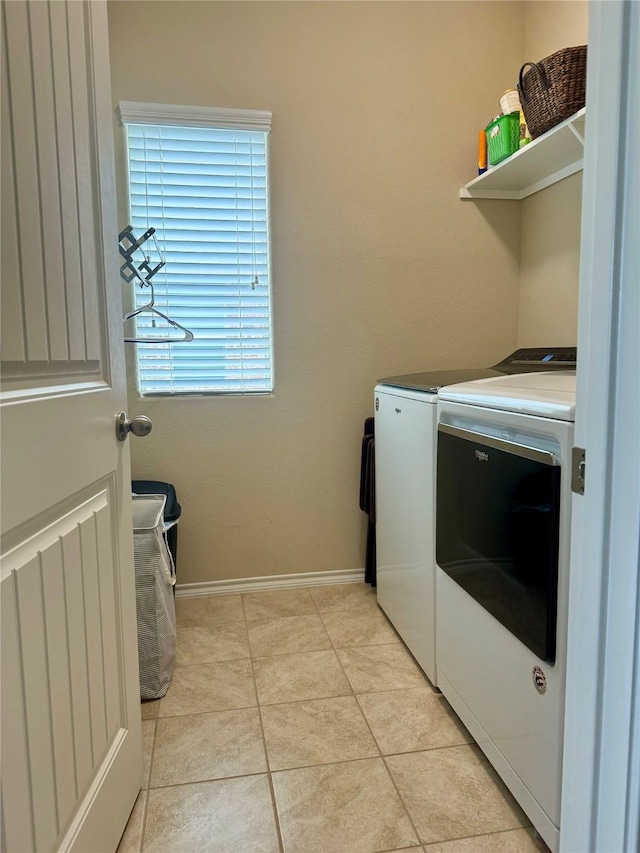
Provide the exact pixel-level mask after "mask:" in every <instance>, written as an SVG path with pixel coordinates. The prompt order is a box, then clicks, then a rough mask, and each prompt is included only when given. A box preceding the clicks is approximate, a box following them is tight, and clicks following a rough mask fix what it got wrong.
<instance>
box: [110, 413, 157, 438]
mask: <svg viewBox="0 0 640 853" xmlns="http://www.w3.org/2000/svg"><path fill="white" fill-rule="evenodd" d="M152 427H153V424H152V423H151V418H148V417H147V416H146V415H138V416H137V417H135V418H131V420H129V418H128V417H127V413H126V412H120V414H119V415H118V418H117V420H116V435H117V436H118V441H124V440H125V438H126V437H127V436H128V435H129V433H130V432H132V433H133V434H134V435H137V436H139V437H140V438H142V436H144V435H149V433H150V432H151V429H152Z"/></svg>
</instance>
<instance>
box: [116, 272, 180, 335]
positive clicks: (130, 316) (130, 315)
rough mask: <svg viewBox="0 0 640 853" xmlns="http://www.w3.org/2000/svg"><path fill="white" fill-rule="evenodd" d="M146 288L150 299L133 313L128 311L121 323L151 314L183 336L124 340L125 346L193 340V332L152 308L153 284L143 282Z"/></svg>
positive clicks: (153, 297) (153, 299) (153, 298)
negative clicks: (182, 333) (141, 315)
mask: <svg viewBox="0 0 640 853" xmlns="http://www.w3.org/2000/svg"><path fill="white" fill-rule="evenodd" d="M144 284H145V285H146V286H147V287H150V288H151V299H150V300H149V302H147V303H146V304H145V305H141V306H140V307H139V308H136V309H135V311H130V312H129V313H128V314H125V316H124V317H123V318H122V322H123V323H126V322H127V320H132V319H133V318H134V317H137V316H138V315H139V314H144V313H147V314H153V315H155V316H157V317H162V319H163V320H165V321H166V322H167V323H168V324H169V325H170V326H172V327H173V328H174V329H179V330H180V331H181V332H184V335H183V336H182V337H181V338H169V337H166V336H165V337H157V338H125V339H124V342H125V344H177V343H182V342H183V341H184V342H187V343H188V342H189V341H192V340H193V332H191V331H189V329H186V328H185V327H184V326H181V325H180V323H178V322H177V321H176V320H172V319H171V317H167V315H166V314H163V313H162V311H159V310H158V309H157V308H155V307H154V303H155V294H154V290H153V284H152V283H151V282H150V281H146V282H144Z"/></svg>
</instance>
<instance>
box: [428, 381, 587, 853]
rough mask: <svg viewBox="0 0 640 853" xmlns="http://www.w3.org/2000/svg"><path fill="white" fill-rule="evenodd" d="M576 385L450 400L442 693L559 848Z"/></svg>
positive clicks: (508, 388)
mask: <svg viewBox="0 0 640 853" xmlns="http://www.w3.org/2000/svg"><path fill="white" fill-rule="evenodd" d="M574 414H575V373H562V372H561V373H553V374H552V373H540V374H528V375H521V376H504V377H500V378H493V379H485V380H480V381H476V382H468V383H463V384H460V385H457V386H455V387H451V388H443V389H441V390H440V394H439V402H438V450H437V510H436V562H437V566H438V568H437V570H436V601H437V604H436V606H437V614H438V620H437V681H438V686H439V688H440V689H441V690H442V692H443V694H444V695H445V697H446V698H447V699H448V700H449V702H450V703H451V705H452V706H453V708H454V710H455V711H456V713H457V714H458V716H459V717H460V718H461V720H462V721H463V722H464V724H465V725H466V726H467V728H468V729H469V731H470V732H471V734H472V735H473V737H474V738H475V740H476V741H477V742H478V744H479V746H480V747H481V749H482V750H483V751H484V753H485V754H486V756H487V758H488V759H489V761H490V762H491V763H492V764H493V766H494V767H495V769H496V770H497V772H498V773H499V775H500V776H501V777H502V779H503V780H504V782H505V783H506V785H507V787H508V788H509V789H510V790H511V792H512V794H513V795H514V796H515V798H516V800H517V801H518V802H519V803H520V805H521V806H522V808H523V809H524V811H525V812H526V813H527V815H528V816H529V818H530V819H531V822H532V823H533V825H534V826H535V827H536V829H537V830H538V831H539V832H540V834H541V835H542V837H543V838H544V840H545V841H546V843H547V844H548V845H549V846H550V847H551V849H552V850H556V849H557V844H558V837H559V822H560V791H561V780H562V745H563V717H564V695H565V672H566V669H565V667H566V643H567V608H568V601H567V598H568V580H569V542H570V516H571V476H570V460H571V449H572V446H573V431H574V425H573V421H574Z"/></svg>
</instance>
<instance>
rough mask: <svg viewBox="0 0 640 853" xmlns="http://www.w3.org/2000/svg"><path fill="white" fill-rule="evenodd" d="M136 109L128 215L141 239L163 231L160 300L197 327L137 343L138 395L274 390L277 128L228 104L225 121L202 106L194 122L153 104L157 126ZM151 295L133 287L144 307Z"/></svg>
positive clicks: (129, 125) (143, 320)
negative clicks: (270, 174) (182, 337)
mask: <svg viewBox="0 0 640 853" xmlns="http://www.w3.org/2000/svg"><path fill="white" fill-rule="evenodd" d="M135 106H136V105H133V104H130V105H121V108H120V109H121V116H122V119H123V122H124V124H125V127H126V133H127V148H128V157H129V198H130V216H131V219H130V222H131V225H132V226H133V229H134V232H135V234H136V235H138V236H139V235H140V234H142V233H143V232H144V231H146V230H147V228H149V227H153V228H155V229H156V235H155V236H156V238H157V241H158V245H159V249H160V251H161V253H162V255H163V257H164V259H165V261H166V264H165V266H164V267H163V269H162V270H161V271H160V272H159V273H157V274H156V275H155V276H154V278H153V284H154V291H155V304H156V307H157V308H159V309H160V310H161V311H163V312H164V313H166V314H167V315H168V316H169V317H171V318H172V319H173V320H176V321H177V322H178V323H180V324H181V325H182V326H185V327H186V328H187V329H190V330H191V331H192V332H193V335H194V340H193V341H191V342H188V343H187V342H180V343H153V344H151V343H150V344H138V345H137V346H136V352H137V361H138V375H139V382H140V391H141V393H142V394H193V393H196V394H197V393H200V394H203V393H205V394H206V393H252V392H253V393H256V392H263V393H264V392H268V391H271V390H272V387H273V382H272V358H271V310H270V286H269V284H270V283H269V232H268V186H267V136H268V131H269V126H268V124H267V125H266V127H265V122H264V120H262V121H257V122H255V121H253V120H252V116H251V114H250V113H238V114H237V115H238V116H240V117H241V119H240V120H236V114H235V113H234V111H230V110H224V111H220V112H219V114H218V115H219V120H218V122H217V124H218V125H222V126H216V115H215V114H213V111H212V114H206V115H204V116H202V112H205V113H206V112H207V111H203V110H202V109H200V113H199V114H198V116H197V120H195V121H193V123H187V122H186V121H185V118H184V117H183V116H182V115H181V114H180V113H178V114H177V115H175V114H169V113H168V114H167V118H166V119H165V118H163V115H162V111H161V109H155V110H154V112H153V116H152V119H153V122H154V123H148V121H149V119H148V118H147V117H146V116H144V115H143V117H142V120H140V114H141V113H140V112H138V113H136V112H135V110H133V111H132V110H125V109H124V108H123V107H135ZM140 106H144V105H140ZM148 106H153V105H148ZM256 115H257V116H258V117H261V116H265V115H266V116H269V117H270V114H269V113H266V114H265V113H256ZM132 116H133V117H132ZM247 116H248V117H249V118H248V119H247ZM181 121H182V123H180V122H181ZM155 122H157V123H155ZM165 122H166V123H165ZM234 124H237V125H239V127H236V126H233V125H234ZM229 125H231V126H229ZM247 126H249V127H250V128H251V129H244V128H246V127H247ZM256 126H257V128H258V129H255V127H256ZM148 297H149V293H148V288H145V287H140V286H136V307H140V306H141V305H143V304H144V303H145V302H147V301H148ZM136 321H137V329H136V335H137V337H140V338H143V337H151V336H154V337H157V336H158V328H157V327H156V328H154V327H152V320H151V317H150V316H149V315H148V314H147V315H145V314H144V313H143V314H141V315H138V317H137V318H136ZM161 334H162V333H161Z"/></svg>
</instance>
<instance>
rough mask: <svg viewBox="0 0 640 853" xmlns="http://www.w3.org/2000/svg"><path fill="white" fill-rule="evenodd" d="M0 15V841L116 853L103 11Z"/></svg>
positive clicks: (133, 720) (79, 8)
mask: <svg viewBox="0 0 640 853" xmlns="http://www.w3.org/2000/svg"><path fill="white" fill-rule="evenodd" d="M2 15H3V21H2V38H3V43H2V63H3V67H2V125H1V128H2V389H1V398H0V404H1V409H0V414H1V420H2V519H1V535H2V562H1V587H0V598H1V606H2V849H3V850H6V851H12V852H13V851H41V850H42V851H44V850H47V851H50V850H75V851H83V853H86V851H93V850H96V851H98V850H99V851H113V850H114V849H115V848H116V846H117V844H118V840H119V838H120V835H121V833H122V830H123V828H124V826H125V823H126V820H127V818H128V815H129V813H130V811H131V808H132V806H133V803H134V800H135V798H136V795H137V792H138V790H139V788H140V784H141V780H142V767H141V749H140V705H139V685H138V661H137V641H136V624H135V592H134V577H133V545H132V532H131V530H132V525H131V507H130V491H131V484H130V470H129V450H128V446H127V442H123V443H121V442H118V441H117V439H116V433H115V421H116V415H117V413H118V412H119V411H120V410H121V409H123V408H124V403H125V385H124V382H125V379H124V352H123V349H124V348H123V344H122V334H123V333H122V323H121V316H122V315H121V305H120V279H119V273H118V251H117V226H116V215H115V198H114V172H113V170H114V165H113V150H112V149H113V141H112V124H111V98H110V89H109V58H108V44H107V16H106V5H105V4H104V3H103V2H95V0H94V1H93V2H87V3H85V2H74V1H73V0H72V2H61V0H54V2H51V3H49V2H46V0H34V2H23V0H12V2H9V3H3V4H2Z"/></svg>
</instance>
